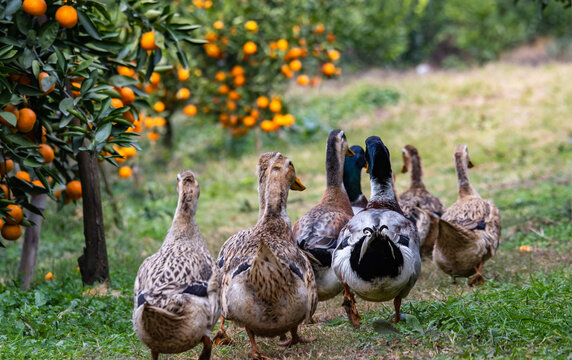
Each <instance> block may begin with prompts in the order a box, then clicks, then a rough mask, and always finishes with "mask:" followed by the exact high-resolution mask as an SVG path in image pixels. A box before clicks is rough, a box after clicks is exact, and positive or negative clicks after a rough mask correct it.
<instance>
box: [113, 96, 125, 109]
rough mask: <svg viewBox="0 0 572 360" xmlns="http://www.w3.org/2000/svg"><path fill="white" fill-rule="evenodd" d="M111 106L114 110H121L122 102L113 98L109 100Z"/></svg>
mask: <svg viewBox="0 0 572 360" xmlns="http://www.w3.org/2000/svg"><path fill="white" fill-rule="evenodd" d="M111 106H113V107H114V108H116V109H119V108H122V107H123V106H124V105H123V101H122V100H121V99H118V98H113V99H111Z"/></svg>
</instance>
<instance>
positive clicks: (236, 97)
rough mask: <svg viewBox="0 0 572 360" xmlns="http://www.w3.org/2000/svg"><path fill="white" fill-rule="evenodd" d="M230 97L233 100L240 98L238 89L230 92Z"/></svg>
mask: <svg viewBox="0 0 572 360" xmlns="http://www.w3.org/2000/svg"><path fill="white" fill-rule="evenodd" d="M228 98H229V99H231V100H240V94H239V93H238V91H236V90H232V91H230V92H229V93H228Z"/></svg>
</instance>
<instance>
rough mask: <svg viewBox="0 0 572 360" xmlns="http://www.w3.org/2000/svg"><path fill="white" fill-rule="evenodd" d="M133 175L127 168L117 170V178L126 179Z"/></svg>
mask: <svg viewBox="0 0 572 360" xmlns="http://www.w3.org/2000/svg"><path fill="white" fill-rule="evenodd" d="M131 174H133V170H131V168H130V167H129V166H122V167H120V168H119V176H120V177H122V178H124V179H126V178H128V177H130V176H131Z"/></svg>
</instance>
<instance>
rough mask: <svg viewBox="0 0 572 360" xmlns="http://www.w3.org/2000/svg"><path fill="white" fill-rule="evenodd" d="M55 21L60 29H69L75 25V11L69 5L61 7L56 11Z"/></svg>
mask: <svg viewBox="0 0 572 360" xmlns="http://www.w3.org/2000/svg"><path fill="white" fill-rule="evenodd" d="M56 20H57V21H58V22H59V23H60V26H61V27H64V28H66V29H71V28H72V27H74V26H76V24H77V11H76V10H75V9H74V8H73V7H72V6H69V5H64V6H61V7H60V8H59V9H58V11H56Z"/></svg>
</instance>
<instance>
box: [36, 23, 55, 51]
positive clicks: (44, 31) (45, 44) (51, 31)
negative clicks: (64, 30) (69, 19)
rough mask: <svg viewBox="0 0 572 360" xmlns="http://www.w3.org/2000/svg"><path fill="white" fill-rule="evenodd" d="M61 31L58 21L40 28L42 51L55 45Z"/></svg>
mask: <svg viewBox="0 0 572 360" xmlns="http://www.w3.org/2000/svg"><path fill="white" fill-rule="evenodd" d="M59 30H60V24H59V23H58V22H57V21H49V22H47V23H45V24H44V25H43V26H42V27H41V28H40V34H39V40H40V45H41V46H42V49H47V48H49V47H50V46H51V45H52V44H53V43H54V41H55V40H56V38H57V37H58V32H59Z"/></svg>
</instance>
